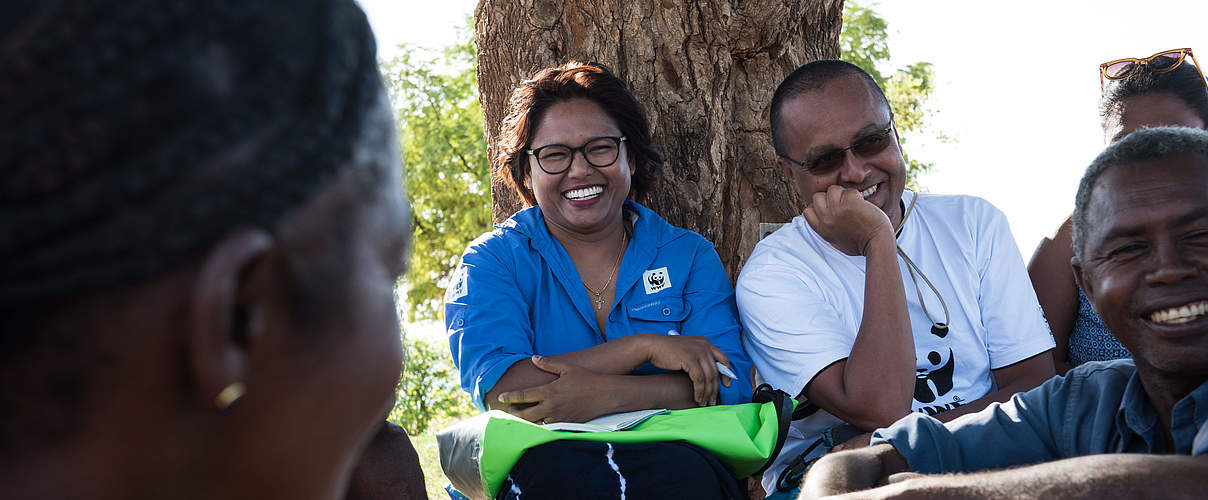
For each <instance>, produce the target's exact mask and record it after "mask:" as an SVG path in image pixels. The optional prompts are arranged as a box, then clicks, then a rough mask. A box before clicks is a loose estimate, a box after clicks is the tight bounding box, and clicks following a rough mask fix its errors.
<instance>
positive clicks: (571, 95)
mask: <svg viewBox="0 0 1208 500" xmlns="http://www.w3.org/2000/svg"><path fill="white" fill-rule="evenodd" d="M497 146H498V147H497V150H498V151H501V154H500V155H499V157H498V158H496V160H495V162H494V163H495V164H494V169H495V172H496V175H497V176H499V177H501V178H502V179H504V180H505V182H507V183H508V184H509V185H510V186H511V187H512V188H513V189H514V190H515V191H516V193H517V194H518V195H519V196H520V197H521V198H522V199H524V200H525V202H526V205H528V208H525V209H523V210H520V211H519V212H517V213H516V214H514V215H513V216H512V217H511V218H510V219H508V220H507V221H505V222H503V223H502V224H498V225H496V227H495V229H494V231H492V232H490V233H487V234H484V235H482V236H481V237H479V238H478V239H476V240H475V241H474V242H472V243H471V244H470V245H469V247H468V248H467V249H466V251H465V253H464V254H463V255H462V261H461V264H460V265H459V266H458V269H457V271H456V273H455V275H454V277H453V280H452V283H451V284H450V286H449V288H448V291H447V292H446V295H445V322H446V326H447V329H448V334H449V345H450V348H451V350H452V353H453V357H454V360H455V361H456V363H457V366H458V368H459V370H460V373H461V384H462V387H463V388H464V389H465V390H466V391H467V392H469V393H470V394H471V395H472V396H473V399H474V402H475V404H476V405H478V406H479V408H482V409H488V408H489V409H503V410H506V411H509V412H511V413H512V414H514V415H517V416H520V417H522V418H524V419H527V420H529V421H532V422H536V423H550V422H582V421H587V420H590V419H593V418H595V417H598V416H601V415H605V414H610V413H616V412H623V411H633V410H641V409H649V408H670V409H680V408H691V407H697V406H708V405H715V404H734V403H744V402H748V401H749V400H750V398H751V382H750V380H749V374H750V369H751V361H750V359H749V358H748V357H747V355H746V354H745V353H744V352H743V349H742V345H741V343H740V341H739V331H740V328H741V327H740V326H739V322H738V314H737V309H736V306H735V301H734V290H733V287H732V285H731V284H730V281H729V279H728V278H727V276H726V273H725V270H724V269H723V268H722V265H721V260H720V259H719V258H718V256H717V253H716V252H715V251H714V249H713V245H712V244H711V243H709V241H707V240H705V239H704V238H703V237H701V236H700V235H698V234H696V233H694V232H692V231H689V230H686V229H681V228H677V227H674V226H672V225H670V224H668V223H667V222H666V221H664V220H663V219H662V218H661V217H659V216H658V214H656V213H654V212H653V211H651V210H649V209H647V208H645V207H643V206H642V205H640V204H638V202H637V201H638V200H641V199H642V196H643V195H644V194H645V193H646V191H647V189H648V188H649V186H650V184H651V182H652V180H653V177H654V173H653V171H654V169H656V168H659V167H660V166H661V165H662V155H661V153H660V152H659V151H658V150H657V149H656V147H655V146H654V145H653V143H652V141H651V138H650V128H649V125H648V124H647V122H646V118H645V112H644V110H643V108H642V106H641V105H640V104H639V103H638V102H637V100H636V99H635V98H634V96H633V95H632V94H630V92H629V91H628V89H626V87H625V84H624V83H623V82H622V81H621V80H620V79H618V78H617V77H616V76H614V75H613V74H612V73H611V72H609V71H608V69H606V68H604V67H602V66H599V65H594V64H583V63H576V62H571V63H568V64H565V65H563V66H560V67H555V68H547V69H544V70H542V71H540V72H538V73H537V74H536V75H534V76H533V77H532V78H531V79H529V80H525V81H524V82H522V83H521V84H520V86H519V87H517V88H516V89H515V91H514V92H513V94H512V98H511V100H510V104H509V110H508V114H507V116H506V117H505V119H504V120H503V123H502V130H501V133H500V139H499V143H498V144H497ZM719 365H721V366H724V367H725V368H719ZM725 369H728V370H730V371H731V372H732V373H733V374H735V375H736V376H737V378H736V379H731V378H730V377H727V376H725V375H722V374H721V373H720V372H719V370H725ZM600 446H603V444H600ZM608 449H609V450H612V447H611V446H610V447H609V448H608ZM620 451H621V450H619V449H618V453H620ZM610 453H611V451H610ZM611 456H612V455H610V457H611ZM523 464H524V461H523V460H522V461H521V464H520V465H518V466H517V467H518V468H519V467H520V466H522V465H523ZM601 465H604V463H603V462H602V463H601ZM604 466H605V467H607V465H604ZM605 470H607V469H605ZM610 474H612V473H611V472H610ZM514 476H515V474H514ZM551 476H555V475H554V474H549V473H548V472H546V477H551ZM612 477H613V479H614V480H615V479H616V477H617V474H612ZM686 479H687V478H686ZM530 493H532V492H531V491H530ZM526 497H527V496H526Z"/></svg>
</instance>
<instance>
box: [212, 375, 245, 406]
mask: <svg viewBox="0 0 1208 500" xmlns="http://www.w3.org/2000/svg"><path fill="white" fill-rule="evenodd" d="M246 390H247V388H246V387H245V386H244V385H243V382H232V383H231V384H230V385H228V386H226V387H224V388H223V389H222V392H220V393H218V395H217V396H214V406H217V407H218V409H219V410H225V409H227V408H229V407H230V406H231V405H233V404H235V402H236V401H239V398H242V397H243V393H244V392H245V391H246Z"/></svg>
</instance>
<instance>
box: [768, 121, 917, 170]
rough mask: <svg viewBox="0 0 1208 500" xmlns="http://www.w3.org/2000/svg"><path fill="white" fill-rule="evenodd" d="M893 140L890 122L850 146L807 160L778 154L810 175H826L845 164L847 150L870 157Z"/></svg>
mask: <svg viewBox="0 0 1208 500" xmlns="http://www.w3.org/2000/svg"><path fill="white" fill-rule="evenodd" d="M891 142H893V122H889V125H888V126H886V127H885V128H884V129H881V130H877V131H876V132H873V133H871V134H868V135H866V136H864V137H861V138H859V139H856V140H854V141H852V143H851V145H850V146H848V147H845V148H842V149H839V148H836V149H832V150H830V151H827V152H824V153H822V154H819V155H817V156H815V157H814V158H812V159H811V158H806V159H805V161H797V160H794V159H792V158H789V157H788V156H785V155H783V154H779V153H777V155H779V156H780V157H781V158H783V159H784V161H787V162H789V163H792V164H794V165H797V166H799V167H802V168H804V169H805V171H806V172H808V173H809V174H810V175H825V174H829V173H831V172H834V171H836V170H839V167H841V166H843V162H844V161H845V160H847V152H848V151H849V150H850V151H851V152H852V154H854V155H856V156H859V157H861V158H868V157H870V156H875V155H878V154H880V153H881V152H882V151H885V148H887V147H889V144H890V143H891Z"/></svg>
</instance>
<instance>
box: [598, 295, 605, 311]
mask: <svg viewBox="0 0 1208 500" xmlns="http://www.w3.org/2000/svg"><path fill="white" fill-rule="evenodd" d="M603 308H604V297H600V296H598V295H597V296H596V310H597V311H599V310H601V309H603Z"/></svg>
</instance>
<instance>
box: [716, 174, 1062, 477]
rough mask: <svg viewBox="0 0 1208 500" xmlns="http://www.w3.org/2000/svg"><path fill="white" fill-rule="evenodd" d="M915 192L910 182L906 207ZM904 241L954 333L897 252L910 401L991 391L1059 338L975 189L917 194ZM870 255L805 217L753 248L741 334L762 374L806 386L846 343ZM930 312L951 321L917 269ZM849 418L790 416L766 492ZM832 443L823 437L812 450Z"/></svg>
mask: <svg viewBox="0 0 1208 500" xmlns="http://www.w3.org/2000/svg"><path fill="white" fill-rule="evenodd" d="M912 196H916V195H915V194H914V193H912V192H910V191H906V192H905V193H904V194H903V196H902V198H903V201H904V202H905V204H906V205H909V204H910V199H911V197H912ZM917 196H918V202H917V203H916V204H915V207H914V212H913V213H912V214H911V215H910V217H909V218H907V220H906V224H905V226H904V227H903V229H902V232H901V234H900V236H898V245H899V246H900V247H901V248H902V250H904V251H905V252H906V255H907V256H909V257H910V259H911V260H913V261H914V263H915V264H917V265H918V267H919V268H920V269H922V272H923V273H924V274H926V276H927V278H929V279H930V280H931V283H932V284H934V285H935V286H936V288H938V289H939V292H940V294H941V295H942V296H943V300H944V302H945V303H947V305H948V311H949V313H950V315H951V321H950V322H949V325H948V328H949V330H948V334H947V335H946V336H945V337H943V338H941V337H939V336H937V335H934V334H932V333H931V321H930V320H928V319H927V316H926V315H925V314H924V312H923V308H922V307H921V306H920V305H919V298H918V294H917V293H916V292H915V287H914V285H913V283H912V281H911V279H910V275H909V274H908V272H907V266H906V263H905V262H904V261H903V260H902V259H901V257H899V258H898V268H899V270H900V271H901V274H902V284H903V286H904V287H905V292H906V305H907V310H908V311H909V313H910V323H911V325H913V327H914V344H915V345H914V348H915V359H916V360H917V361H916V363H917V365H916V366H917V371H916V380H915V394H914V400H913V401H912V406H911V408H912V409H913V410H914V411H917V412H925V413H929V414H935V413H939V412H942V411H946V410H950V409H952V408H955V407H957V406H960V405H961V404H963V403H965V402H968V401H973V400H975V399H978V398H981V397H982V396H985V395H986V394H988V393H990V392H991V391H993V390H994V378H993V374H992V373H991V370H997V369H999V368H1002V367H1005V366H1008V365H1011V364H1014V363H1017V362H1019V361H1023V360H1025V359H1027V358H1030V357H1032V356H1035V355H1037V354H1040V353H1043V352H1044V351H1047V350H1049V349H1052V348H1053V346H1054V342H1053V336H1052V333H1050V331H1049V327H1048V324H1047V323H1046V322H1045V320H1044V317H1043V315H1042V313H1041V310H1040V304H1039V303H1038V302H1037V301H1036V293H1035V292H1034V291H1033V290H1032V284H1031V282H1030V281H1029V280H1028V274H1027V271H1026V269H1025V268H1024V264H1023V260H1022V259H1021V257H1020V253H1019V249H1018V248H1017V247H1016V246H1015V239H1014V238H1013V237H1012V236H1011V230H1010V228H1009V227H1008V226H1007V221H1006V218H1005V217H1003V215H1002V213H1001V212H999V211H998V209H996V208H994V206H993V205H991V204H990V203H989V202H987V201H985V200H982V199H981V198H976V197H973V196H944V195H928V194H922V195H917ZM864 263H865V259H864V257H852V256H849V255H845V254H844V253H843V252H840V251H839V250H837V249H835V247H833V246H831V244H830V243H828V242H826V240H824V239H822V237H821V236H819V235H818V233H816V232H814V230H813V229H812V228H811V227H810V225H809V223H807V222H806V221H805V218H804V217H801V216H798V217H796V218H795V219H793V221H792V222H791V223H789V224H786V225H785V226H783V227H781V228H780V229H779V230H777V231H776V232H775V233H773V234H771V235H769V236H768V237H766V238H764V239H763V240H762V241H760V242H759V244H758V245H756V246H755V251H754V252H753V253H752V254H751V257H750V259H748V260H747V263H746V265H745V266H744V267H743V269H742V273H741V274H740V276H739V277H738V285H737V287H736V288H737V298H738V309H739V315H740V317H741V319H742V325H743V328H744V330H745V334H744V336H743V344H744V346H745V347H746V349H747V352H748V353H749V354H750V355H751V358H752V359H753V360H754V361H755V365H756V366H757V367H758V368H759V374H760V376H761V377H762V378H763V380H764V381H766V382H767V383H769V384H771V385H772V386H773V387H775V388H777V389H781V390H784V391H785V392H788V393H789V394H793V395H797V394H800V393H801V391H802V389H803V388H804V387H805V385H806V384H807V383H809V381H810V380H812V379H813V378H814V376H815V375H817V374H818V372H820V371H822V370H823V369H824V368H826V367H828V366H830V365H831V364H833V363H835V362H836V361H839V360H842V359H846V358H847V357H848V355H849V354H850V353H851V348H852V345H853V344H854V343H855V340H856V333H857V332H858V331H859V329H860V319H861V316H862V314H863V311H864V281H865V274H864ZM916 277H917V279H918V285H919V289H920V290H922V296H923V301H925V302H926V304H927V311H928V312H930V313H931V316H932V317H933V318H935V321H940V322H942V321H944V308H943V306H941V304H940V300H939V299H938V298H937V297H936V296H935V293H934V292H932V290H931V288H930V287H928V286H927V285H926V283H925V282H924V281H923V279H922V277H921V276H918V275H917V272H916ZM842 424H843V422H842V421H841V420H839V419H838V418H836V417H835V416H833V415H831V414H830V413H828V412H826V411H824V410H819V411H818V412H817V413H815V414H814V415H812V416H810V417H808V418H805V419H803V420H800V421H797V422H794V423H793V425H792V426H791V427H790V428H789V437H788V440H787V441H786V442H785V444H784V449H783V450H782V451H781V452H780V456H779V457H778V458H777V459H776V462H775V464H774V465H773V466H772V467H771V468H770V469H769V470H768V471H767V472H765V473H764V476H763V477H764V481H763V484H764V488H765V489H767V490H769V491H771V489H772V488H774V486H775V481H776V477H777V476H778V475H779V474H780V470H781V469H783V468H784V466H785V464H786V463H787V462H788V461H789V460H791V459H793V458H795V457H796V456H797V455H799V454H800V453H801V452H803V451H805V448H806V447H808V446H809V445H810V444H811V443H813V442H814V441H815V440H817V439H818V438H819V437H820V433H821V432H822V431H824V430H826V429H828V428H831V427H834V426H838V425H842ZM825 452H826V447H825V446H818V447H817V448H815V449H814V451H813V452H811V456H810V457H807V459H809V458H812V457H813V456H817V455H821V454H823V453H825Z"/></svg>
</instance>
